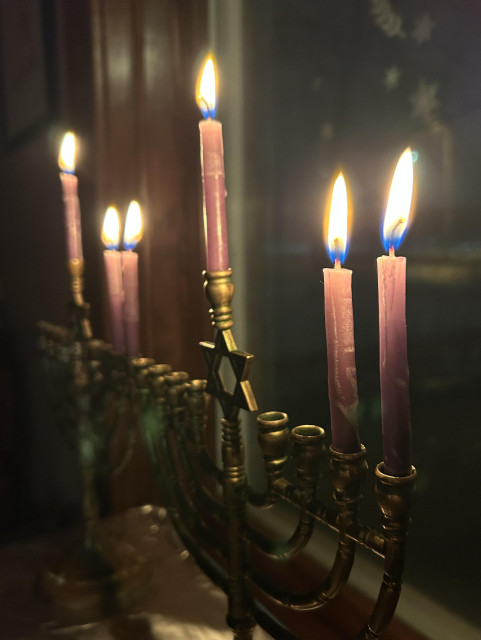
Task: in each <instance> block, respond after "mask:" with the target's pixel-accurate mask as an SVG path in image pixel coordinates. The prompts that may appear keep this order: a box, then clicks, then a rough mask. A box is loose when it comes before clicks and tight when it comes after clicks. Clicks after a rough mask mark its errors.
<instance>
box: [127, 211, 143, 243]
mask: <svg viewBox="0 0 481 640" xmlns="http://www.w3.org/2000/svg"><path fill="white" fill-rule="evenodd" d="M141 239H142V214H141V212H140V205H139V203H138V202H137V200H132V202H131V203H130V204H129V208H128V210H127V218H126V219H125V229H124V248H125V249H128V250H130V249H133V248H134V247H135V245H136V244H137V243H138V242H139V241H140V240H141Z"/></svg>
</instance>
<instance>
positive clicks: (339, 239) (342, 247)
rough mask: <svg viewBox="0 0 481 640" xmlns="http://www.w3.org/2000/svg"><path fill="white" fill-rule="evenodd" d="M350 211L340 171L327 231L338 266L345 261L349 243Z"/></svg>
mask: <svg viewBox="0 0 481 640" xmlns="http://www.w3.org/2000/svg"><path fill="white" fill-rule="evenodd" d="M348 212H349V200H348V197H347V187H346V181H345V179H344V176H343V174H342V172H340V173H339V174H338V176H337V178H336V180H335V182H334V186H333V188H332V196H331V206H330V211H329V226H328V231H327V249H328V252H329V256H330V258H331V260H332V261H333V262H334V264H335V265H336V266H337V267H340V265H341V264H342V262H344V260H345V258H346V253H347V245H348Z"/></svg>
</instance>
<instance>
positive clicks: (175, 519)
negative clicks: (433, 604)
mask: <svg viewBox="0 0 481 640" xmlns="http://www.w3.org/2000/svg"><path fill="white" fill-rule="evenodd" d="M204 275H205V291H206V295H207V298H208V300H209V302H210V305H211V316H212V324H213V326H214V327H215V329H216V334H215V341H214V342H203V343H201V348H202V350H203V352H204V356H205V359H206V363H207V366H208V376H207V380H189V376H188V374H187V373H186V372H183V371H172V368H171V366H170V365H167V364H155V363H154V361H153V360H151V359H149V358H136V359H133V360H131V361H128V359H127V358H126V357H125V356H118V355H115V354H112V352H111V350H110V349H109V347H108V346H107V345H105V344H103V343H99V342H98V341H92V338H90V336H88V335H86V334H84V336H83V344H85V345H86V346H85V349H86V352H87V353H88V354H89V353H90V351H89V349H91V348H92V346H93V345H97V352H96V353H97V355H95V354H94V353H92V355H88V357H87V359H86V360H85V362H87V368H90V369H92V368H93V369H95V370H97V371H98V372H99V373H100V374H101V376H102V379H103V378H104V376H105V369H106V368H107V369H108V368H109V367H111V364H109V363H110V362H111V361H110V358H120V361H122V362H123V363H124V364H123V367H122V372H123V373H122V375H123V376H125V377H126V378H127V382H126V381H125V378H124V383H123V384H124V385H125V384H127V385H129V384H130V383H131V382H132V381H134V383H135V385H134V386H135V389H136V392H135V394H134V395H133V396H131V399H130V402H131V403H132V404H136V406H137V407H138V408H139V409H140V412H139V416H140V424H141V428H142V432H143V436H144V441H145V443H146V445H147V448H148V450H149V453H150V456H151V459H152V462H153V466H154V469H155V472H156V475H157V478H158V481H159V486H160V488H161V490H162V494H163V498H164V500H165V505H166V507H167V509H168V512H169V514H170V518H171V521H172V524H173V526H174V527H175V529H176V530H177V533H178V534H179V536H180V537H181V539H182V541H183V543H184V544H185V546H186V548H187V549H188V551H189V552H190V553H191V555H192V556H193V557H194V558H195V560H196V562H197V563H198V565H199V566H200V568H201V569H202V570H203V571H204V572H205V573H206V574H207V575H208V576H209V577H210V578H211V579H212V580H213V581H214V582H215V583H216V584H217V585H219V586H220V587H221V588H222V589H223V590H224V591H225V592H226V594H227V596H228V613H227V623H228V625H229V627H230V628H231V629H232V632H233V637H234V639H235V640H249V639H251V638H252V633H253V629H254V627H255V625H256V622H260V623H261V624H262V626H263V627H264V628H265V629H266V630H267V631H268V632H269V633H271V634H272V635H273V637H275V638H295V636H294V635H292V634H290V635H289V632H288V631H286V629H285V628H284V627H283V626H282V625H281V623H280V622H279V621H278V620H277V619H276V617H275V615H273V614H271V613H270V612H269V611H267V610H266V609H265V607H263V606H262V605H261V604H260V603H259V602H258V601H257V599H256V598H254V597H253V596H252V591H253V587H255V588H256V590H260V592H262V593H263V594H264V595H265V596H267V598H268V599H270V600H271V601H272V602H274V603H276V604H278V605H280V606H282V607H288V608H290V609H294V610H298V611H302V610H312V609H318V608H321V607H322V606H324V605H326V604H327V603H329V602H330V601H332V600H333V599H334V598H336V596H338V594H339V592H340V591H341V589H342V587H343V586H344V585H345V584H346V583H347V581H348V579H349V575H350V572H351V569H352V566H353V563H354V558H355V551H356V547H357V546H358V545H360V546H362V547H364V548H366V549H369V550H370V551H371V552H372V553H374V554H376V555H378V556H381V557H382V558H384V575H383V578H382V583H381V586H380V590H379V595H378V598H377V601H376V603H375V605H374V608H373V611H372V614H371V617H370V619H369V620H368V622H367V624H366V626H365V627H364V629H362V630H361V631H360V632H359V633H358V635H357V636H356V638H355V640H374V639H375V638H379V637H381V636H382V635H383V634H384V632H385V631H386V629H387V627H388V625H389V623H390V621H391V619H392V617H393V615H394V612H395V610H396V606H397V602H398V599H399V595H400V592H401V583H402V576H403V567H404V556H405V541H406V535H407V531H408V527H409V522H410V513H411V506H412V500H413V491H414V483H415V479H416V471H415V469H414V467H413V468H412V470H411V474H410V475H408V476H403V477H397V476H389V475H386V474H385V473H384V472H383V463H380V464H379V465H377V467H376V470H375V492H376V498H377V502H378V505H379V508H380V511H381V525H382V528H381V530H380V531H376V530H373V529H371V528H369V527H366V526H363V525H362V524H361V523H360V521H359V519H358V511H359V506H360V502H361V498H362V494H361V492H362V488H363V485H364V482H365V478H366V475H367V471H368V468H367V463H366V459H365V458H366V451H365V448H364V447H362V448H361V450H360V451H359V452H357V453H341V452H339V451H337V450H335V449H334V448H333V447H331V448H330V450H329V476H330V479H331V482H332V485H333V489H334V493H333V495H334V502H335V505H334V506H332V507H331V506H327V505H325V504H323V503H322V502H321V501H320V500H319V499H318V498H317V497H316V494H317V491H316V490H317V485H318V483H319V480H320V477H321V466H322V461H323V458H324V457H325V453H326V445H325V433H324V430H323V429H322V428H321V427H319V426H315V425H300V426H295V427H294V428H293V429H292V430H289V428H288V417H287V415H286V414H285V413H282V412H279V411H270V412H267V413H262V414H260V415H258V417H257V425H258V443H259V446H260V448H261V451H262V454H263V460H264V466H265V474H266V489H265V491H264V492H259V491H256V490H254V489H253V488H251V487H250V486H249V484H248V482H247V479H246V473H245V453H244V444H243V436H242V430H241V424H240V419H239V414H240V410H241V409H243V410H245V411H256V410H257V405H256V401H255V397H254V394H253V391H252V388H251V385H250V382H249V380H248V377H249V369H250V366H251V362H252V359H253V356H252V355H251V354H249V353H245V352H243V351H240V350H238V349H237V346H236V343H235V340H234V337H233V333H232V327H233V324H234V323H233V317H232V307H231V304H232V298H233V294H234V285H233V282H232V273H231V270H230V269H229V270H227V271H216V272H205V274H204ZM43 331H44V332H46V333H48V334H49V335H50V340H53V341H54V342H56V343H58V342H59V340H58V336H57V338H55V335H54V334H55V332H57V333H58V332H59V329H52V328H50V329H48V330H47V329H46V327H45V326H44V327H43ZM63 339H64V338H62V340H63ZM62 340H60V342H62ZM70 344H71V345H72V344H75V342H71V343H70ZM98 349H100V351H101V352H102V353H104V354H108V356H107V355H106V357H105V359H102V358H99V357H98ZM94 351H95V349H94ZM55 357H60V356H59V354H54V358H55ZM225 360H228V361H229V363H230V365H231V367H232V370H233V371H234V374H235V378H236V382H235V386H234V390H233V391H229V390H228V389H227V388H226V385H225V382H224V379H223V377H222V374H221V365H222V362H223V361H225ZM93 363H95V364H93ZM109 370H110V369H109ZM129 388H130V387H129ZM210 397H214V398H216V399H217V400H218V401H219V403H220V405H221V407H222V413H223V417H222V419H221V425H222V445H221V446H222V464H221V466H218V465H217V463H216V462H215V460H214V458H213V457H212V455H211V454H210V452H209V447H208V444H207V442H208V439H207V435H206V432H207V429H208V426H207V424H208V420H207V406H208V402H209V398H210ZM92 424H95V421H94V422H93V423H92ZM289 448H291V451H292V458H293V460H294V463H295V466H296V469H297V482H292V481H289V480H288V479H287V478H286V477H285V475H284V469H285V463H286V462H287V459H288V450H289ZM217 486H219V487H220V489H221V491H220V493H219V491H217V490H216V488H215V487H217ZM278 502H287V503H290V504H291V505H294V506H295V507H297V509H298V523H297V527H296V529H295V531H294V533H293V534H292V536H291V537H290V538H289V539H287V540H285V541H284V542H283V543H279V542H276V541H274V540H272V539H270V538H269V537H267V536H266V535H265V534H264V533H262V532H260V531H258V530H257V529H256V528H255V527H254V526H253V524H252V523H251V522H250V518H249V517H248V515H247V509H248V505H250V506H252V507H254V508H257V509H268V508H269V507H271V506H273V505H274V504H275V503H278ZM318 525H326V526H327V527H329V528H330V529H331V530H334V531H335V532H337V535H338V547H337V553H336V555H335V557H334V559H333V563H332V566H331V568H330V570H329V571H328V573H327V575H326V576H325V577H323V578H322V579H320V582H319V585H318V586H317V588H316V589H314V590H310V591H308V592H306V593H295V592H292V591H289V590H287V589H284V588H281V587H280V586H279V585H277V584H275V582H274V580H272V579H270V578H269V576H268V575H266V574H264V573H263V572H262V571H260V570H259V569H257V568H255V567H254V566H253V563H252V562H250V554H251V550H252V549H253V548H255V549H257V550H259V552H260V553H263V554H265V555H267V556H269V557H271V558H274V559H278V560H282V561H288V560H289V559H291V558H293V557H294V556H296V555H297V554H299V553H300V552H301V551H302V550H303V549H304V547H305V546H306V544H307V543H308V541H309V540H310V538H311V536H312V534H313V531H314V529H315V527H316V526H318Z"/></svg>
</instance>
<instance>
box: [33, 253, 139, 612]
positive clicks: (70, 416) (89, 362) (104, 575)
mask: <svg viewBox="0 0 481 640" xmlns="http://www.w3.org/2000/svg"><path fill="white" fill-rule="evenodd" d="M69 267H70V274H71V283H72V302H71V305H70V309H71V322H70V326H69V328H66V327H61V326H57V325H53V324H50V323H48V322H40V323H39V330H40V348H41V350H42V353H43V361H44V367H45V370H46V374H47V376H46V377H47V381H48V386H49V392H50V398H51V403H52V407H53V411H54V416H55V419H56V422H57V424H58V426H59V428H60V430H61V433H62V436H63V437H64V439H65V441H66V442H67V443H68V445H70V447H71V448H72V449H73V450H74V451H75V453H76V455H77V459H78V463H79V468H80V473H81V478H82V527H83V531H82V538H81V543H80V545H78V546H77V547H76V548H74V549H73V551H72V552H70V553H68V554H67V555H66V556H65V557H63V558H62V559H61V561H60V562H59V564H58V565H57V566H55V567H48V568H46V569H45V570H44V571H43V572H42V574H41V576H40V580H39V587H40V589H41V591H42V592H43V594H44V595H46V596H47V597H48V598H50V599H52V600H54V601H55V602H56V604H57V605H59V606H58V608H57V610H58V611H59V612H60V615H61V617H63V618H65V619H67V620H69V621H75V622H79V621H87V620H89V618H91V617H92V616H93V617H97V616H98V615H100V614H101V612H108V611H113V610H115V609H116V608H118V607H119V606H122V605H126V604H128V603H129V601H130V600H131V599H132V597H133V596H134V595H135V593H136V592H137V591H138V586H139V584H140V582H142V580H143V573H144V566H143V564H144V563H143V560H142V558H140V557H139V556H138V555H137V554H136V552H135V551H134V549H132V548H131V547H130V546H129V545H127V544H120V545H119V544H115V543H112V541H110V540H109V541H105V540H103V539H102V536H101V534H100V527H99V521H100V508H99V500H98V490H97V480H98V479H99V477H101V476H105V477H107V476H116V475H118V474H119V473H121V472H122V471H123V470H124V469H125V468H126V466H127V465H128V463H129V460H130V457H131V455H132V452H133V449H134V445H135V442H136V439H137V431H138V429H137V426H138V423H139V415H138V408H139V403H138V401H137V396H138V392H137V388H136V385H135V376H134V375H133V373H132V366H131V363H130V361H129V359H128V358H126V357H125V356H122V355H119V354H116V353H114V352H113V351H112V348H111V347H110V345H108V344H106V343H105V342H103V341H102V340H97V339H94V338H92V330H91V326H90V321H89V305H88V304H87V303H85V302H84V299H83V277H82V276H83V261H82V260H71V261H70V263H69ZM122 424H123V425H124V426H125V429H121V428H119V425H122ZM106 594H109V597H107V598H106ZM110 596H112V597H110Z"/></svg>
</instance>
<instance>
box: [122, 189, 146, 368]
mask: <svg viewBox="0 0 481 640" xmlns="http://www.w3.org/2000/svg"><path fill="white" fill-rule="evenodd" d="M141 238H142V216H141V213H140V206H139V203H138V202H136V201H135V200H133V201H132V202H131V203H130V205H129V209H128V211H127V218H126V220H125V229H124V248H125V249H126V251H122V271H123V276H124V295H125V304H124V321H125V339H126V346H127V354H128V355H129V356H131V357H137V356H138V355H139V354H140V333H139V332H140V311H139V256H138V254H137V253H136V252H135V251H133V249H134V248H135V246H136V244H137V243H138V242H139V240H140V239H141Z"/></svg>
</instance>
